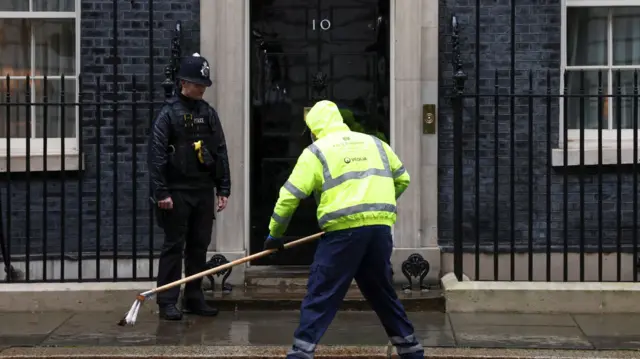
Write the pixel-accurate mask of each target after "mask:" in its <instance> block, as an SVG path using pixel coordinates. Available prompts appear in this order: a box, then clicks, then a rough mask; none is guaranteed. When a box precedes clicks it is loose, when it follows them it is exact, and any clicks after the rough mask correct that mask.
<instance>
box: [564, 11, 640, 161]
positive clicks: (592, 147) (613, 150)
mask: <svg viewBox="0 0 640 359" xmlns="http://www.w3.org/2000/svg"><path fill="white" fill-rule="evenodd" d="M634 6H638V7H640V0H562V2H561V21H560V23H561V25H560V31H561V35H560V68H561V73H560V89H559V91H560V92H559V93H560V95H562V94H563V91H564V73H565V71H566V70H569V71H571V70H573V71H579V70H581V69H584V70H596V69H602V70H605V71H606V70H608V69H609V68H613V69H614V70H618V69H620V70H624V69H631V70H633V69H638V70H639V71H640V67H639V66H610V65H607V66H606V67H605V66H567V9H568V8H569V7H608V8H611V7H634ZM612 37H613V30H612V28H611V27H609V31H608V34H607V40H608V41H607V52H608V55H607V56H608V58H609V60H611V56H612V46H611V41H612ZM608 62H609V63H610V61H608ZM603 75H604V73H603ZM614 76H615V75H614ZM610 82H611V81H610ZM608 86H609V89H611V88H612V86H613V84H612V82H611V83H609V84H608ZM608 104H609V111H608V113H611V109H612V108H613V107H612V106H613V105H614V104H613V101H608ZM563 115H564V103H563V100H562V99H561V100H560V106H559V124H560V126H559V131H558V132H559V135H560V136H559V147H560V148H557V149H554V150H553V161H552V162H553V166H563V165H564V151H565V150H564V120H565V119H564V117H563ZM567 132H568V133H567V139H568V141H569V142H568V145H567V150H566V151H567V152H568V154H567V156H568V162H567V166H575V165H579V164H580V152H579V151H580V130H579V129H569V130H568V131H567ZM598 132H599V130H596V129H585V130H584V135H585V137H584V146H585V155H584V159H585V160H584V163H585V164H586V165H594V164H598ZM620 133H621V157H622V160H621V162H620V163H622V164H627V163H633V161H634V159H633V129H622V130H621V131H620ZM639 137H640V136H639ZM617 142H618V131H617V130H616V129H611V130H609V129H604V130H603V131H602V147H603V151H602V152H603V160H602V163H603V164H617V163H618V158H617V150H618V143H617ZM639 142H640V141H639ZM638 146H639V150H638V151H639V152H640V144H639V145H638ZM639 157H640V155H639Z"/></svg>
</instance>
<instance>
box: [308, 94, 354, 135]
mask: <svg viewBox="0 0 640 359" xmlns="http://www.w3.org/2000/svg"><path fill="white" fill-rule="evenodd" d="M305 122H306V123H307V127H309V130H311V133H312V134H313V136H314V137H315V138H318V139H320V138H322V137H324V136H326V135H328V134H330V133H334V132H344V131H349V127H348V126H347V125H345V124H344V121H343V119H342V115H341V114H340V109H339V108H338V106H337V105H336V104H335V103H333V102H331V101H327V100H323V101H320V102H318V103H316V104H315V105H314V106H313V107H312V108H311V110H310V111H309V113H307V117H306V118H305Z"/></svg>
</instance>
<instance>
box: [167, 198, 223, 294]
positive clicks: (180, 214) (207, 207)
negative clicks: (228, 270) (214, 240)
mask: <svg viewBox="0 0 640 359" xmlns="http://www.w3.org/2000/svg"><path fill="white" fill-rule="evenodd" d="M171 199H172V200H173V209H170V210H162V209H157V210H158V211H159V212H158V213H159V218H158V221H159V222H161V223H160V225H161V226H162V227H163V229H164V233H165V238H164V245H163V246H162V254H161V255H160V263H159V265H158V281H157V285H158V286H161V285H165V284H168V283H171V282H174V281H176V280H179V279H180V278H181V275H182V261H183V258H184V266H185V275H186V276H190V275H192V274H196V273H199V272H201V271H203V270H204V269H205V268H204V266H205V263H206V261H207V258H206V256H207V249H208V247H209V243H210V242H211V229H212V226H213V219H214V216H215V208H214V207H215V200H214V193H213V191H197V190H193V191H172V193H171ZM183 253H184V255H183ZM201 285H202V279H197V280H194V281H191V282H189V283H187V284H185V290H184V296H185V298H188V299H202V298H203V293H202V289H201ZM179 296H180V287H174V288H172V289H169V290H167V291H164V292H161V293H158V297H157V302H158V304H159V305H162V304H177V301H178V297H179Z"/></svg>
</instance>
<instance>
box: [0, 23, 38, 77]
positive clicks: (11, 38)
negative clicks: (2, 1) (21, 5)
mask: <svg viewBox="0 0 640 359" xmlns="http://www.w3.org/2000/svg"><path fill="white" fill-rule="evenodd" d="M30 37H31V31H30V27H29V21H28V20H25V19H0V76H6V75H12V76H25V75H27V74H29V73H30V69H29V64H30V63H31V51H30V49H29V41H30Z"/></svg>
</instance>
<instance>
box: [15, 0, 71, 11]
mask: <svg viewBox="0 0 640 359" xmlns="http://www.w3.org/2000/svg"><path fill="white" fill-rule="evenodd" d="M21 1H24V2H27V0H21ZM33 11H75V0H33Z"/></svg>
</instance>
